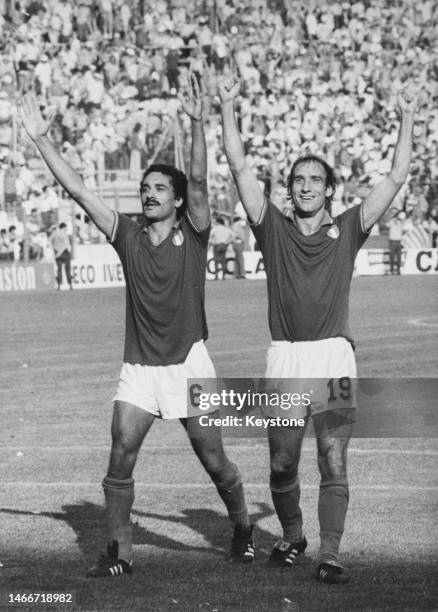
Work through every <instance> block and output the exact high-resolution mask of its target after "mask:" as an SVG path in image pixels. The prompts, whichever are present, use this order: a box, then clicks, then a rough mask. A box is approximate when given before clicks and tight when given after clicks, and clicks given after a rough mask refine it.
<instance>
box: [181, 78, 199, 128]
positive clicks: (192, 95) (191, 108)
mask: <svg viewBox="0 0 438 612" xmlns="http://www.w3.org/2000/svg"><path fill="white" fill-rule="evenodd" d="M178 100H179V101H180V102H181V106H182V107H183V111H184V112H185V113H187V115H188V116H189V117H191V118H192V119H194V120H195V121H201V119H202V94H201V88H200V87H199V83H198V79H197V77H196V76H195V75H194V74H193V73H190V74H189V75H188V77H187V91H186V92H185V93H178Z"/></svg>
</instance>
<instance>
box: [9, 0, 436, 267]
mask: <svg viewBox="0 0 438 612" xmlns="http://www.w3.org/2000/svg"><path fill="white" fill-rule="evenodd" d="M437 21H438V6H437V5H436V3H434V2H433V1H432V0H424V1H422V2H417V3H412V2H410V1H409V0H392V1H390V2H388V1H386V0H385V1H384V0H362V1H359V2H343V3H341V2H327V3H325V4H324V5H321V3H320V2H318V1H317V0H306V1H304V0H289V2H286V1H285V0H277V1H274V0H245V1H242V2H239V3H236V2H232V1H231V0H215V1H213V0H211V1H208V0H203V1H195V2H190V3H188V2H184V1H183V0H171V1H169V2H166V1H165V0H158V1H152V0H144V1H143V2H141V1H138V0H95V1H92V0H79V1H78V2H75V3H71V2H68V1H67V0H52V1H51V2H50V3H48V2H39V1H38V0H18V2H10V1H8V0H3V1H1V2H0V45H1V53H0V80H1V83H2V88H1V92H0V159H1V170H0V211H1V212H0V227H1V228H4V229H6V230H7V233H8V232H9V226H10V225H15V228H16V231H18V233H19V234H20V232H21V238H23V236H24V237H25V239H24V242H25V243H26V245H25V247H23V244H22V248H21V256H23V254H24V255H29V256H31V257H34V258H39V257H45V256H46V254H45V252H46V246H45V245H44V236H43V234H45V235H46V237H47V235H48V234H50V231H51V229H53V226H54V225H56V224H57V223H59V221H60V220H61V221H62V220H66V218H67V220H68V223H69V226H70V232H71V233H72V232H74V233H75V234H76V236H77V237H78V239H79V241H83V242H87V241H93V240H94V239H95V238H96V233H95V230H93V229H92V228H91V227H90V225H91V224H89V223H88V220H87V219H86V218H84V217H78V218H76V215H75V214H74V215H73V216H72V215H71V209H70V208H67V209H65V206H64V205H63V200H62V199H61V200H60V198H59V195H60V194H59V193H58V192H57V191H56V190H54V189H53V187H52V185H51V184H49V183H48V182H47V179H46V178H45V177H46V176H47V175H46V174H45V173H44V168H43V167H42V163H41V161H40V159H39V157H37V156H36V155H35V152H34V151H33V149H32V147H30V146H29V143H28V142H27V141H26V140H25V138H24V137H23V135H22V133H21V131H20V130H19V129H18V127H17V123H16V120H15V119H14V116H13V103H14V99H15V97H16V91H17V90H18V92H19V95H21V94H23V93H25V92H26V91H29V90H33V91H35V92H36V94H37V96H38V97H39V99H40V101H41V105H42V106H55V107H56V118H55V122H54V126H53V129H52V132H51V136H52V138H53V139H54V140H55V141H56V143H57V144H58V146H59V147H60V149H61V151H62V152H63V155H64V156H65V158H66V160H67V161H68V162H69V163H70V164H71V165H72V166H73V167H74V168H75V169H77V170H78V171H79V172H80V173H81V174H82V176H83V178H84V181H85V183H86V184H87V186H88V187H90V188H92V189H99V188H100V186H101V185H102V184H103V183H105V181H113V182H114V185H115V186H116V185H117V184H118V182H119V181H120V180H121V179H120V177H128V178H129V179H130V180H132V181H137V180H138V179H139V178H140V176H141V170H142V168H144V167H145V165H146V164H147V163H150V161H151V160H152V159H155V158H156V156H157V155H161V156H162V161H168V162H170V163H172V162H173V144H172V143H173V133H174V129H175V117H178V122H179V125H180V128H181V129H182V132H183V138H182V142H183V143H184V142H187V141H188V138H187V135H188V130H189V125H188V123H187V121H186V120H185V119H184V117H183V116H182V115H181V114H180V113H179V102H178V100H177V98H176V94H177V92H178V90H179V89H181V88H184V87H185V83H186V77H187V74H188V71H189V70H190V71H193V72H195V73H197V74H199V75H200V76H202V78H203V82H204V87H205V89H206V91H207V92H208V94H209V96H208V97H206V102H207V104H208V108H207V111H208V112H207V115H208V119H207V122H206V135H207V146H208V154H209V160H208V161H209V188H210V192H211V194H210V195H211V202H212V208H213V209H214V210H216V211H220V212H221V213H222V214H223V216H225V217H228V218H229V219H231V218H232V217H233V215H234V212H235V206H236V202H237V194H236V191H235V189H234V187H233V185H232V181H231V178H230V173H229V169H228V165H227V162H226V159H225V156H224V154H223V145H222V141H221V128H220V122H219V106H218V98H217V96H216V93H217V82H218V79H219V78H220V77H221V75H222V74H224V73H227V72H228V71H229V70H231V69H237V70H238V72H239V75H240V77H241V79H242V95H241V97H240V102H239V116H240V127H241V130H242V133H243V136H244V139H245V146H246V152H247V156H248V160H249V163H250V164H251V166H252V167H253V168H254V169H255V170H256V171H257V173H258V175H259V178H260V180H261V181H263V182H264V184H265V188H266V192H267V193H268V194H269V195H270V197H271V199H272V200H273V201H274V203H276V204H277V205H278V206H279V207H280V208H282V207H284V206H286V205H287V202H286V201H285V189H284V180H285V177H286V173H287V169H288V168H290V166H291V164H292V162H293V161H294V159H295V158H296V157H297V156H298V155H300V154H302V153H305V152H312V153H315V154H317V155H321V156H323V157H324V158H326V159H327V161H328V162H329V163H330V164H332V165H333V166H334V167H335V169H336V171H337V175H338V177H339V186H338V189H337V193H336V198H335V202H334V207H333V211H332V212H333V213H334V214H338V213H339V212H341V211H342V210H344V209H345V208H346V207H348V206H351V205H354V204H356V203H358V202H359V201H360V200H361V198H362V197H363V196H364V195H365V194H366V193H368V191H369V190H370V189H371V188H372V187H373V185H375V184H376V183H377V182H378V181H379V180H380V179H381V177H382V176H383V175H384V174H385V173H387V172H388V170H389V168H390V163H391V156H392V152H393V149H394V145H395V138H396V133H397V125H398V121H397V114H396V91H397V89H398V88H399V87H400V86H401V84H402V83H403V82H404V81H405V80H407V79H413V80H414V82H415V83H416V84H417V85H418V87H419V88H421V89H422V90H423V92H424V93H423V97H422V102H421V109H420V112H419V113H418V119H417V123H416V126H415V136H416V144H415V151H414V161H413V164H412V169H411V176H410V179H409V181H408V183H407V185H406V186H405V187H404V188H403V190H402V192H401V193H400V194H399V196H398V198H397V201H396V203H395V208H396V209H398V210H404V211H405V212H406V214H407V217H408V220H409V222H410V223H412V224H413V225H414V226H415V227H420V226H421V227H422V228H423V229H424V232H423V234H424V237H425V242H427V243H428V245H430V244H431V240H432V237H433V234H434V232H435V235H436V230H434V229H433V228H434V224H435V226H436V223H437V221H438V205H437V202H438V110H437V108H438V104H437V101H438V78H437V77H438V62H437V59H438V57H437V55H438V52H437V49H438V45H437V25H438V24H437ZM36 188H37V189H36ZM47 190H48V191H49V197H48V196H46V195H44V194H45V192H46V191H47ZM39 192H41V193H39ZM43 192H44V193H43ZM46 199H48V200H49V203H47V202H46V201H45V200H46ZM34 209H35V210H36V213H35V210H34ZM5 211H7V213H8V214H6V212H5ZM414 211H415V212H414ZM48 213H50V215H49V214H48ZM32 215H33V216H32ZM37 226H38V229H39V230H41V231H39V232H37V231H36V227H37ZM17 228H18V230H17ZM39 235H41V236H40V237H38V236H39ZM435 239H436V236H435ZM28 245H30V246H28ZM424 246H427V245H426V244H424Z"/></svg>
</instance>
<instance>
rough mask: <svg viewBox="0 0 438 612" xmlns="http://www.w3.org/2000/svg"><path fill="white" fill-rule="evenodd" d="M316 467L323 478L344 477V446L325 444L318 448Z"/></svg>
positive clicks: (345, 459)
mask: <svg viewBox="0 0 438 612" xmlns="http://www.w3.org/2000/svg"><path fill="white" fill-rule="evenodd" d="M318 467H319V471H320V473H321V477H322V479H323V480H333V479H337V478H340V479H345V478H346V474H347V453H346V448H345V449H343V448H342V447H341V446H340V445H336V444H334V445H327V446H325V447H324V448H322V449H319V450H318Z"/></svg>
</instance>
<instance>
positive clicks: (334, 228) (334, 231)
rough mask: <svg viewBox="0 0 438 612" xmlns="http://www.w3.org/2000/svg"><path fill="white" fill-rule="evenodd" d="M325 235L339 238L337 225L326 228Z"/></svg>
mask: <svg viewBox="0 0 438 612" xmlns="http://www.w3.org/2000/svg"><path fill="white" fill-rule="evenodd" d="M327 236H329V237H330V238H333V240H336V238H339V228H338V226H337V225H332V226H331V228H330V229H328V230H327Z"/></svg>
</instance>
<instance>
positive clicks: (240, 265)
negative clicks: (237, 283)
mask: <svg viewBox="0 0 438 612" xmlns="http://www.w3.org/2000/svg"><path fill="white" fill-rule="evenodd" d="M245 226H246V221H245V220H244V219H242V218H241V217H234V219H233V224H232V225H231V230H232V232H233V250H234V278H246V275H245V260H244V258H243V251H244V249H245V242H246V235H245V229H244V228H245Z"/></svg>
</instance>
